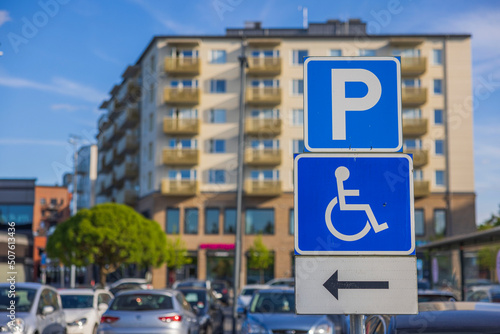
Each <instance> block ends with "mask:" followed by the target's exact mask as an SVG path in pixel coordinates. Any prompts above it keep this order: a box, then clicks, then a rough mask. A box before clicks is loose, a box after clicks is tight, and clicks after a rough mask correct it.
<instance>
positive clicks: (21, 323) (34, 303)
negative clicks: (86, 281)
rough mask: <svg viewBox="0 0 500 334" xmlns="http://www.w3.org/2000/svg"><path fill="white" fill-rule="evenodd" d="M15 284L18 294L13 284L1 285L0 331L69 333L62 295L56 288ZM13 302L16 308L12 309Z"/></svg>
mask: <svg viewBox="0 0 500 334" xmlns="http://www.w3.org/2000/svg"><path fill="white" fill-rule="evenodd" d="M13 287H14V289H15V296H13V295H12V288H11V285H10V284H9V283H1V284H0V332H7V333H30V334H31V333H54V334H63V333H65V332H66V321H65V318H64V312H63V310H62V306H61V297H60V296H59V293H58V292H57V290H56V289H54V288H52V287H50V286H48V285H44V284H40V283H16V284H15V286H13ZM12 301H14V302H15V304H14V305H15V306H14V308H13V311H11V310H9V307H11V309H12V306H11V305H13V304H12ZM10 316H12V317H10ZM9 322H11V325H9Z"/></svg>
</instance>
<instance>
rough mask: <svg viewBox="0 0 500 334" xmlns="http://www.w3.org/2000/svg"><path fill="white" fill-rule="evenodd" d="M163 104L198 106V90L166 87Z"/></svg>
mask: <svg viewBox="0 0 500 334" xmlns="http://www.w3.org/2000/svg"><path fill="white" fill-rule="evenodd" d="M163 102H164V103H168V104H173V105H196V104H199V103H200V90H199V89H198V88H178V87H165V89H164V90H163Z"/></svg>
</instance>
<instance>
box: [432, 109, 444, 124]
mask: <svg viewBox="0 0 500 334" xmlns="http://www.w3.org/2000/svg"><path fill="white" fill-rule="evenodd" d="M434 124H436V125H440V124H443V110H442V109H434Z"/></svg>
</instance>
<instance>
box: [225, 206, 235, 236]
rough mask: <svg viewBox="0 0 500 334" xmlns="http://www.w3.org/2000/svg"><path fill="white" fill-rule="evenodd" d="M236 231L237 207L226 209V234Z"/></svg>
mask: <svg viewBox="0 0 500 334" xmlns="http://www.w3.org/2000/svg"><path fill="white" fill-rule="evenodd" d="M235 233H236V209H225V210H224V234H235Z"/></svg>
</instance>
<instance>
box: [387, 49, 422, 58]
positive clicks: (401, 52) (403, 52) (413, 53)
mask: <svg viewBox="0 0 500 334" xmlns="http://www.w3.org/2000/svg"><path fill="white" fill-rule="evenodd" d="M392 55H393V56H401V57H420V50H419V49H395V50H392Z"/></svg>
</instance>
